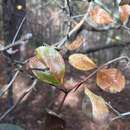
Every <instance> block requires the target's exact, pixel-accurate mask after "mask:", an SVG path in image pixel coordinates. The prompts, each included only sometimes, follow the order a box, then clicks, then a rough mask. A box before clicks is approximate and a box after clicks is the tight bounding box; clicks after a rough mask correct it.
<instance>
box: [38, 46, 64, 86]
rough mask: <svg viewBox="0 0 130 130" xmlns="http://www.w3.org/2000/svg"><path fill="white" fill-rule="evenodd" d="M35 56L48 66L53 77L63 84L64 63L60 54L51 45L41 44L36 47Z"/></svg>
mask: <svg viewBox="0 0 130 130" xmlns="http://www.w3.org/2000/svg"><path fill="white" fill-rule="evenodd" d="M36 57H37V58H38V59H39V60H40V61H41V62H42V63H43V64H45V66H46V67H47V68H49V71H50V73H51V74H52V75H53V76H54V77H55V79H56V80H57V81H58V82H60V84H63V81H64V73H65V63H64V60H63V58H62V56H61V54H60V53H59V52H58V51H57V50H56V49H55V48H54V47H51V46H41V47H38V48H37V49H36Z"/></svg>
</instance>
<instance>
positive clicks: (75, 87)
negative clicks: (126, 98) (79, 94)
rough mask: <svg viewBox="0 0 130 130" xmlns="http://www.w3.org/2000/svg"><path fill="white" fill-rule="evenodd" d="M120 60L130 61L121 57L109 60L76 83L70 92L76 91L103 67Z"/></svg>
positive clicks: (125, 57)
mask: <svg viewBox="0 0 130 130" xmlns="http://www.w3.org/2000/svg"><path fill="white" fill-rule="evenodd" d="M122 59H126V60H127V61H128V62H129V61H130V59H129V58H128V57H127V56H121V57H118V58H115V59H113V60H110V61H108V62H107V63H105V64H103V65H101V66H100V67H98V68H97V69H96V70H95V71H93V72H92V73H91V74H89V75H88V76H87V77H86V78H85V79H83V80H82V81H80V82H78V83H77V84H76V85H75V86H74V87H73V88H72V89H70V91H72V90H74V91H76V90H77V89H78V88H79V87H80V86H81V85H82V84H83V83H84V82H86V81H87V80H88V79H90V78H91V77H93V76H94V75H95V74H96V73H97V72H98V71H100V70H101V69H103V68H104V67H105V66H107V65H109V64H112V63H114V62H116V61H119V60H122Z"/></svg>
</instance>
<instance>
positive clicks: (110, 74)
mask: <svg viewBox="0 0 130 130" xmlns="http://www.w3.org/2000/svg"><path fill="white" fill-rule="evenodd" d="M96 83H97V85H98V86H99V87H100V88H101V89H102V90H104V91H106V92H110V93H117V92H120V91H122V90H123V89H124V87H125V77H124V75H122V73H121V71H119V70H118V69H116V68H110V69H102V70H100V71H98V72H97V77H96Z"/></svg>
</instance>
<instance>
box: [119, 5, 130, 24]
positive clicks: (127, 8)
mask: <svg viewBox="0 0 130 130" xmlns="http://www.w3.org/2000/svg"><path fill="white" fill-rule="evenodd" d="M129 16H130V5H127V4H126V5H122V6H120V19H121V22H122V23H123V22H125V21H126V20H127V19H128V17H129Z"/></svg>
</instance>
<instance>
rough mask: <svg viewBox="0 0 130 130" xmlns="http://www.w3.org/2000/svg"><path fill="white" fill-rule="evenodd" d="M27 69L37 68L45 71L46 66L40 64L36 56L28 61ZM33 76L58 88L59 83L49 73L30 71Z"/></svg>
mask: <svg viewBox="0 0 130 130" xmlns="http://www.w3.org/2000/svg"><path fill="white" fill-rule="evenodd" d="M29 67H30V68H38V69H43V70H44V69H46V68H47V66H46V65H45V64H44V63H43V62H41V61H40V60H39V59H38V58H37V57H36V56H35V57H32V58H30V59H29ZM32 72H33V73H34V75H35V76H36V77H37V78H38V79H39V80H41V81H43V82H46V83H49V84H53V85H55V86H58V85H59V84H60V82H59V81H58V80H57V79H56V78H55V76H54V75H53V74H52V73H51V72H50V71H48V70H47V71H39V70H32Z"/></svg>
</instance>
